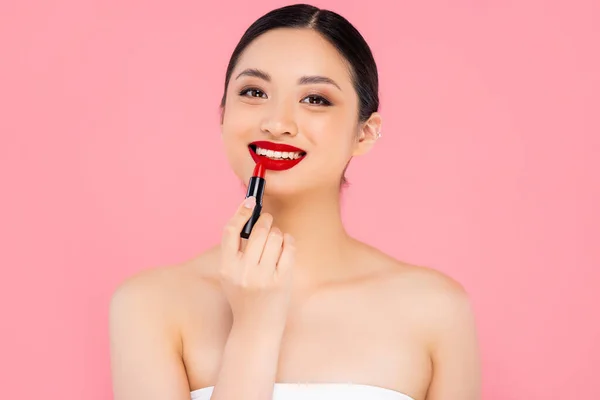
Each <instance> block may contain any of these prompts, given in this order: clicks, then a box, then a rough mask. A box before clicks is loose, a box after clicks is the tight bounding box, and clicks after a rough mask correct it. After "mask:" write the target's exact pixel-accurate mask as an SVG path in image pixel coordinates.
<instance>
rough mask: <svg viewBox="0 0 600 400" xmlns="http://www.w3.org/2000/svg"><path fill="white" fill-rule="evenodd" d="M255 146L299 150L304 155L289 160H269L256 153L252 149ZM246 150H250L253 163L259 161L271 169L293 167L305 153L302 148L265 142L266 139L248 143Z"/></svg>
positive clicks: (277, 149) (279, 169)
mask: <svg viewBox="0 0 600 400" xmlns="http://www.w3.org/2000/svg"><path fill="white" fill-rule="evenodd" d="M256 147H260V148H262V149H267V150H272V151H290V152H296V151H300V152H302V153H304V155H303V156H302V157H300V158H297V159H295V160H289V159H286V160H271V159H270V158H268V157H264V156H259V155H258V154H256V152H255V151H254V150H255V149H256ZM248 151H249V152H250V155H251V156H252V159H253V160H254V162H255V163H259V162H260V163H261V164H262V165H263V166H264V167H265V168H266V169H269V170H272V171H284V170H286V169H290V168H292V167H294V166H295V165H296V164H298V163H299V162H300V161H302V160H303V159H304V157H305V155H306V152H305V151H304V150H302V149H299V148H297V147H294V146H290V145H287V144H282V143H273V142H266V141H258V142H252V143H250V145H249V146H248Z"/></svg>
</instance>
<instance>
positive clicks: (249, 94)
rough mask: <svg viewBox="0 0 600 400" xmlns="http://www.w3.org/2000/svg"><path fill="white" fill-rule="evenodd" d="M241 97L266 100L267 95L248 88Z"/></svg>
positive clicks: (258, 90)
mask: <svg viewBox="0 0 600 400" xmlns="http://www.w3.org/2000/svg"><path fill="white" fill-rule="evenodd" d="M240 96H247V97H262V98H266V97H267V94H266V93H265V92H263V91H262V90H260V89H256V88H247V89H243V90H241V91H240Z"/></svg>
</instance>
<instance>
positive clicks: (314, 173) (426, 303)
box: [110, 5, 479, 400]
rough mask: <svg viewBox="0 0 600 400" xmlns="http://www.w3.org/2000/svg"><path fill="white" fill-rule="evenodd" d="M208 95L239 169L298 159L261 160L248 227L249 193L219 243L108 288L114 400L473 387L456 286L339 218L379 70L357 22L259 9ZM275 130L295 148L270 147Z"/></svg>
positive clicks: (373, 127) (426, 395) (372, 394)
mask: <svg viewBox="0 0 600 400" xmlns="http://www.w3.org/2000/svg"><path fill="white" fill-rule="evenodd" d="M221 106H222V117H221V127H222V139H223V141H224V144H225V148H226V152H227V157H228V159H229V161H230V163H231V167H232V168H233V170H234V172H235V173H236V174H237V176H238V177H239V178H240V179H241V180H243V181H244V182H248V181H249V178H250V177H251V175H252V173H253V170H254V167H255V160H261V159H262V160H264V159H265V157H266V158H282V157H283V158H285V159H287V160H288V162H287V164H286V162H282V163H283V164H286V165H291V164H294V163H290V162H289V160H291V159H294V160H296V161H298V160H299V162H297V163H296V164H295V166H293V167H292V168H288V169H285V170H268V171H267V172H266V181H267V185H266V193H265V197H264V203H263V204H264V206H263V212H262V215H261V217H260V219H259V220H258V222H257V223H256V225H255V226H254V229H253V230H252V234H251V236H250V238H249V239H248V240H246V239H241V238H240V231H241V230H242V227H243V226H244V224H245V223H246V221H247V220H248V218H249V217H250V215H251V213H252V208H253V207H254V202H255V199H254V198H252V197H250V198H248V199H247V200H245V201H244V203H243V204H241V205H240V207H239V208H238V209H237V210H236V211H235V213H233V215H232V217H231V219H230V221H229V222H228V223H227V224H226V227H225V229H224V231H223V238H222V242H221V243H220V244H219V245H218V246H215V247H214V248H212V249H209V250H208V251H206V252H205V253H203V254H201V255H199V256H198V257H197V258H195V259H193V260H192V261H189V262H186V263H184V264H183V265H177V266H171V267H168V268H156V269H152V270H149V271H145V272H143V273H140V274H138V275H136V276H135V277H132V278H130V279H128V280H127V281H126V282H124V283H123V284H122V285H121V286H120V287H119V288H118V290H117V291H116V292H115V294H114V296H113V299H112V303H111V310H110V313H111V314H110V325H111V330H110V332H111V358H112V373H113V381H114V394H115V399H116V400H133V399H139V400H147V399H182V400H183V399H189V398H190V397H192V398H193V399H208V398H211V397H210V396H212V399H213V400H231V399H235V400H238V399H245V400H254V399H256V400H266V399H270V398H272V396H273V398H275V399H279V400H290V399H299V398H311V399H334V398H336V399H337V398H344V399H349V398H355V399H358V398H360V399H372V400H377V399H389V400H422V399H427V400H459V399H460V400H475V399H478V398H479V364H478V350H477V344H476V333H475V324H474V318H473V315H472V311H471V308H470V305H469V300H468V297H467V295H466V294H465V291H464V290H463V289H462V287H461V286H460V285H459V284H458V283H456V282H455V281H453V280H451V279H450V278H448V277H446V276H444V275H442V274H441V273H438V272H435V271H434V270H431V269H427V268H423V267H417V266H411V265H407V264H405V263H402V262H399V261H397V260H394V259H393V258H391V257H389V256H387V255H385V254H383V253H381V252H380V251H378V250H377V249H375V248H372V247H370V246H368V245H366V244H364V243H361V242H359V241H358V240H356V239H354V238H352V237H350V236H349V235H348V234H347V233H346V231H345V229H344V226H343V225H342V221H341V217H340V185H341V184H343V182H344V177H343V175H344V171H345V169H346V167H347V165H348V163H349V161H350V159H351V158H352V157H354V156H357V155H361V154H364V153H366V152H367V151H368V150H369V149H370V148H371V147H372V146H373V145H374V144H375V142H376V141H377V139H378V138H379V136H380V135H379V132H380V128H381V116H380V115H379V114H378V112H377V110H378V106H379V100H378V77H377V69H376V65H375V62H374V60H373V57H372V55H371V51H370V50H369V47H368V45H367V44H366V43H365V42H364V40H363V38H362V37H361V35H360V34H359V33H358V32H357V31H356V30H355V29H354V28H353V27H352V25H351V24H350V23H349V22H348V21H346V20H345V19H344V18H342V17H341V16H339V15H337V14H335V13H333V12H331V11H326V10H319V9H317V8H315V7H312V6H308V5H294V6H288V7H283V8H280V9H277V10H274V11H272V12H270V13H268V14H266V15H265V16H263V17H262V18H260V19H259V20H258V21H256V22H255V23H254V24H253V25H252V26H251V27H250V28H249V29H248V31H246V33H245V34H244V36H243V37H242V39H241V40H240V42H239V44H238V46H237V47H236V49H235V50H234V53H233V55H232V57H231V61H230V64H229V66H228V68H227V72H226V81H225V92H224V95H223V99H222V104H221ZM277 144H286V145H291V146H294V148H295V149H297V151H298V152H283V153H278V152H276V151H274V150H273V149H274V148H275V147H276V145H277ZM269 150H271V151H269ZM261 157H262V158H261ZM268 163H269V162H267V164H268Z"/></svg>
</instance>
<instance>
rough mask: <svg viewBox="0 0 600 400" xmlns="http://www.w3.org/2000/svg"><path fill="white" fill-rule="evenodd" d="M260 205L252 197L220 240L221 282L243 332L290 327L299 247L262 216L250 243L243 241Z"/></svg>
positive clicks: (228, 225) (241, 206)
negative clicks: (243, 234) (294, 271)
mask: <svg viewBox="0 0 600 400" xmlns="http://www.w3.org/2000/svg"><path fill="white" fill-rule="evenodd" d="M255 204H256V199H255V198H254V197H249V198H247V199H245V200H244V203H243V204H242V205H240V207H239V208H238V210H237V212H236V213H235V214H234V215H233V217H232V218H231V219H230V220H229V222H228V223H227V224H226V226H225V228H224V232H223V237H222V241H221V265H220V278H221V284H222V287H223V291H224V293H225V296H226V297H227V300H228V301H229V305H230V307H231V311H232V313H233V323H234V326H238V327H239V326H242V327H244V329H255V328H257V327H258V328H259V329H260V330H261V331H263V330H264V329H276V330H278V331H281V330H282V329H283V328H284V327H285V322H286V317H287V310H288V306H289V301H290V293H291V283H292V270H293V266H294V255H295V248H294V242H293V238H292V237H291V236H290V235H289V234H283V233H282V232H281V231H280V230H279V229H278V228H276V227H274V226H273V216H272V215H270V214H268V213H263V214H261V216H260V218H259V219H258V221H257V222H256V224H255V225H254V228H253V229H252V233H251V234H250V237H249V238H248V240H247V241H246V240H244V239H241V238H240V232H241V230H242V228H243V226H244V224H245V223H246V222H247V221H248V219H249V218H250V216H251V215H252V210H253V208H254V205H255Z"/></svg>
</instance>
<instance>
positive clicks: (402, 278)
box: [379, 255, 480, 400]
mask: <svg viewBox="0 0 600 400" xmlns="http://www.w3.org/2000/svg"><path fill="white" fill-rule="evenodd" d="M379 257H380V260H382V261H381V262H382V263H385V264H386V265H387V266H388V268H387V269H388V270H389V271H390V272H388V274H389V276H390V278H389V279H385V284H384V286H385V287H386V291H387V293H388V297H389V298H393V299H394V300H395V301H393V302H392V303H395V304H397V306H395V307H398V309H399V310H398V312H396V310H392V309H390V312H391V313H392V314H394V313H395V314H401V315H402V316H403V317H405V316H406V315H409V316H410V321H412V323H413V326H414V327H415V328H416V329H417V331H418V332H419V337H420V338H422V339H423V340H424V344H425V346H426V348H427V352H428V354H429V357H430V359H431V362H432V365H433V371H434V372H433V375H432V379H431V382H430V385H429V389H428V394H427V400H438V399H440V400H441V399H459V398H460V399H469V400H476V399H479V398H480V359H479V345H478V338H477V329H476V318H475V315H474V312H473V307H472V302H471V299H470V296H469V294H468V293H467V291H466V290H465V288H464V287H463V285H462V284H460V283H459V282H458V281H457V280H455V279H453V278H452V277H450V276H448V275H447V274H444V273H443V272H441V271H438V270H436V269H433V268H429V267H423V266H416V265H410V264H406V263H403V262H401V261H397V260H393V259H391V258H390V257H387V256H385V255H380V256H379ZM407 310H408V311H407ZM399 319H402V318H399Z"/></svg>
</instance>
